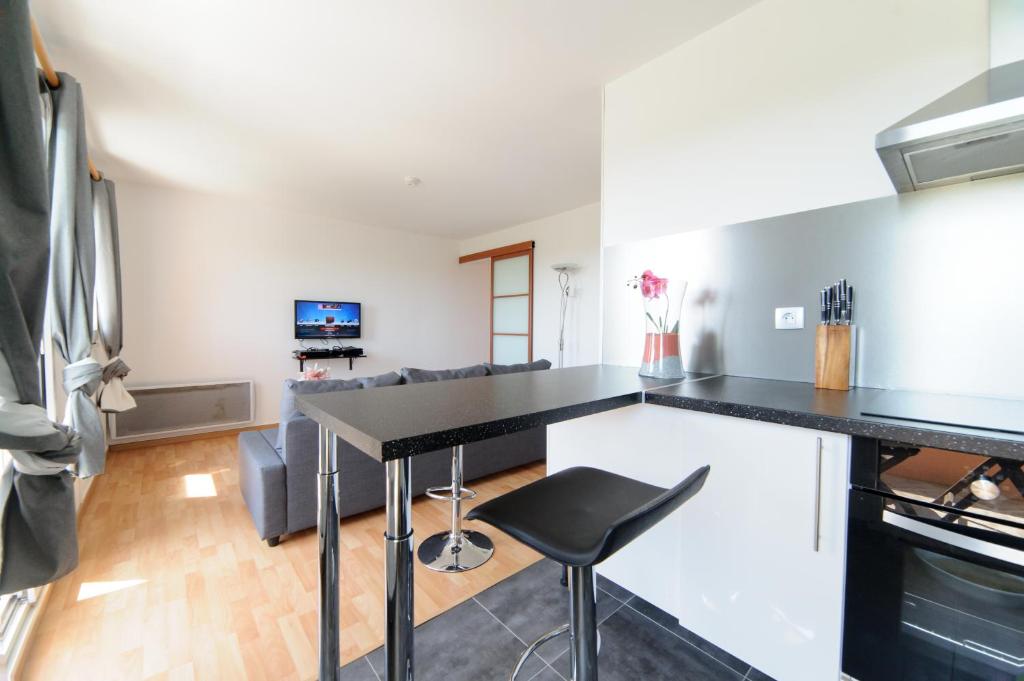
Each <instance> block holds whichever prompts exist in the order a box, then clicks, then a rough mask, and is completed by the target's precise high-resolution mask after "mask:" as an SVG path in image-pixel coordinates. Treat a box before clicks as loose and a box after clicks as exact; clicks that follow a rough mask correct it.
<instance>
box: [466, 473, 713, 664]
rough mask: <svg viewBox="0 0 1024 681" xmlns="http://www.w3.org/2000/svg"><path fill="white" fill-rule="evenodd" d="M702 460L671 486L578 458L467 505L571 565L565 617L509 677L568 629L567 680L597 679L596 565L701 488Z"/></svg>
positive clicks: (704, 475) (472, 515)
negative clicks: (581, 462)
mask: <svg viewBox="0 0 1024 681" xmlns="http://www.w3.org/2000/svg"><path fill="white" fill-rule="evenodd" d="M710 471H711V466H704V467H702V468H699V469H697V470H696V471H694V472H693V473H691V474H690V476H689V477H687V478H686V479H685V480H683V481H682V482H681V483H679V484H678V485H676V486H675V487H673V488H672V489H668V490H666V489H663V488H661V487H655V486H654V485H648V484H646V483H643V482H639V481H637V480H632V479H630V478H626V477H623V476H621V475H616V474H615V473H608V472H606V471H601V470H598V469H596V468H588V467H585V466H580V467H577V468H568V469H566V470H564V471H561V472H559V473H555V474H554V475H551V476H548V477H546V478H544V479H542V480H538V481H536V482H533V483H530V484H529V485H526V486H525V487H521V488H519V489H517V490H515V491H514V492H509V493H508V494H505V495H502V496H500V497H498V498H497V499H493V500H491V501H488V502H487V503H484V504H481V505H479V506H477V507H476V508H474V509H473V510H471V511H470V512H469V513H468V514H467V515H466V518H467V519H468V520H482V521H484V522H485V523H489V524H491V525H493V526H494V527H497V528H498V529H499V530H501V531H503V532H505V533H506V534H509V535H511V536H512V537H514V538H515V539H518V540H519V541H521V542H522V543H524V544H526V545H527V546H529V547H530V548H532V549H534V550H536V551H537V552H539V553H541V554H543V555H545V556H547V557H548V558H551V559H552V560H556V561H558V562H559V563H561V564H562V565H565V566H567V567H568V569H569V624H568V625H566V626H562V627H559V628H558V629H555V630H554V631H552V632H549V633H547V634H544V636H541V637H540V638H539V639H537V641H535V642H534V643H532V644H531V645H530V646H529V647H528V648H527V649H526V651H525V652H524V653H523V655H522V657H520V659H519V662H518V663H517V664H516V666H515V668H514V669H513V671H512V674H511V676H510V677H509V678H510V681H515V677H516V674H517V673H518V672H519V670H520V669H521V668H522V666H523V663H525V662H526V659H527V658H528V657H529V656H530V655H531V654H533V652H534V651H535V650H537V648H538V647H540V646H541V645H542V644H543V643H545V642H546V641H548V640H550V639H551V638H554V637H555V636H557V635H558V634H561V633H563V632H564V631H566V630H568V631H569V636H570V643H569V654H570V663H571V669H572V681H597V603H596V600H595V597H594V566H595V565H597V564H598V563H600V562H601V561H603V560H604V559H605V558H608V557H609V556H611V555H612V554H614V553H615V552H616V551H618V550H619V549H621V548H622V547H624V546H626V545H627V544H629V543H630V542H631V541H633V540H634V539H636V538H637V537H639V536H640V535H641V534H643V533H644V532H646V531H647V530H649V529H650V528H651V527H653V526H654V525H656V524H657V523H658V522H659V521H661V520H662V519H664V518H665V517H666V516H667V515H668V514H670V513H672V511H674V510H676V509H677V508H679V507H680V506H681V505H682V504H683V503H684V502H685V501H687V500H688V499H689V498H690V497H692V496H693V495H694V494H696V493H697V492H699V491H700V489H701V487H703V486H704V481H705V480H706V479H707V477H708V473H709V472H710Z"/></svg>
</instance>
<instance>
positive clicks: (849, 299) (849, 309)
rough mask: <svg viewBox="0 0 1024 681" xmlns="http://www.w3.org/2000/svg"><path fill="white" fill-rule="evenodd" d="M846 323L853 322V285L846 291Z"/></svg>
mask: <svg viewBox="0 0 1024 681" xmlns="http://www.w3.org/2000/svg"><path fill="white" fill-rule="evenodd" d="M846 323H847V324H853V287H852V286H851V287H850V289H849V290H848V291H847V292H846Z"/></svg>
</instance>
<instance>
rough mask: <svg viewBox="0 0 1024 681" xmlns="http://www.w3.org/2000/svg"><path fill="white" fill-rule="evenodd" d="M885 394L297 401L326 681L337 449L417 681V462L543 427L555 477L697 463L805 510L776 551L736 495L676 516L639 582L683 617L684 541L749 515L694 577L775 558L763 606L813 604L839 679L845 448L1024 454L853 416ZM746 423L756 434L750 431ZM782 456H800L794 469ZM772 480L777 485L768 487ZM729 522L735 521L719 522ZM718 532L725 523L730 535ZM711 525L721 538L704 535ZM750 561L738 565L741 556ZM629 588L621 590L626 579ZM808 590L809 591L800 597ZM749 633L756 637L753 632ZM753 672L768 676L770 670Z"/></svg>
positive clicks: (396, 663) (634, 390)
mask: <svg viewBox="0 0 1024 681" xmlns="http://www.w3.org/2000/svg"><path fill="white" fill-rule="evenodd" d="M884 392H885V391H864V390H853V391H850V392H849V393H835V392H828V391H818V390H815V389H814V388H813V386H811V385H809V384H803V383H792V382H785V381H764V380H759V379H743V378H736V377H729V376H707V375H689V376H687V377H686V378H685V379H683V380H681V381H664V380H661V381H656V380H648V379H642V378H639V377H638V376H637V375H636V370H635V369H632V368H625V367H612V366H602V365H598V366H590V367H576V368H570V369H561V370H552V371H543V372H529V373H522V374H508V375H501V376H488V377H480V378H469V379H462V380H457V381H446V382H439V383H425V384H416V385H403V386H393V387H387V388H377V389H372V390H356V391H348V392H338V393H324V394H318V395H304V396H300V397H299V398H298V400H297V402H298V406H299V408H300V410H301V411H303V412H304V413H305V414H306V415H308V416H309V417H310V418H312V419H313V420H315V421H317V422H318V423H319V424H320V427H321V438H320V440H321V442H320V446H321V457H320V463H321V467H320V473H321V475H320V483H321V484H320V487H319V494H320V516H319V521H320V522H319V532H320V541H321V574H320V580H321V604H320V608H321V611H320V626H321V633H320V655H321V658H320V659H321V667H320V674H321V678H322V679H333V678H334V675H335V674H336V670H337V665H338V658H337V622H338V620H337V607H338V606H337V593H338V591H337V586H338V585H337V579H338V566H337V542H338V537H337V528H338V522H337V512H336V494H337V476H338V470H337V464H336V457H335V455H334V451H335V446H336V445H335V437H336V436H337V437H341V438H344V439H345V440H346V441H348V442H349V443H351V444H352V445H354V446H355V447H357V448H359V449H360V450H361V451H363V452H365V453H366V454H367V455H368V456H371V457H373V458H375V459H376V460H378V461H383V462H385V463H386V464H387V485H388V494H387V519H388V520H387V533H386V536H385V541H386V544H387V552H386V555H387V566H386V603H387V624H386V627H387V630H386V632H385V648H386V655H385V657H386V668H387V678H388V679H391V680H395V679H402V680H403V681H407V680H411V679H412V678H413V659H412V650H413V647H412V641H413V625H412V564H413V563H412V560H413V557H412V556H413V534H412V527H411V520H410V519H411V515H410V503H411V498H410V490H409V475H410V465H411V460H412V459H413V458H415V456H416V455H418V454H421V453H424V452H428V451H431V450H436V449H438V448H440V447H445V446H458V445H461V444H465V443H468V442H473V441H477V440H483V439H487V438H489V437H496V436H498V435H502V434H505V433H509V432H514V431H517V430H523V429H526V428H532V427H535V426H539V425H548V426H552V428H549V438H550V439H551V441H550V444H549V470H554V469H556V468H557V467H559V466H565V465H576V464H579V463H588V464H590V465H598V466H599V467H600V466H601V463H602V460H603V461H605V462H606V463H608V464H609V466H611V467H621V466H623V465H628V467H630V468H631V471H630V472H632V473H634V476H635V477H637V478H638V479H645V481H648V482H653V483H654V484H659V485H662V486H667V485H666V482H671V481H675V482H678V480H679V479H681V478H682V475H681V474H682V473H683V472H684V471H683V470H682V468H684V467H692V466H691V464H692V463H695V462H696V461H700V462H702V463H711V464H712V467H713V472H712V478H713V480H723V481H724V480H734V481H736V483H737V484H739V483H740V482H743V481H745V482H746V484H747V485H749V486H754V487H760V488H762V489H764V490H767V491H768V492H772V491H773V490H775V492H777V493H778V495H779V496H780V497H781V498H782V499H783V503H781V504H780V505H778V512H779V513H780V514H782V515H780V517H781V518H784V519H788V518H790V517H796V515H797V514H798V513H800V518H801V520H800V521H799V522H794V523H788V520H787V524H785V525H784V526H779V527H775V528H774V530H775V531H776V532H778V535H777V537H775V538H774V539H775V540H776V541H774V542H772V541H768V540H769V539H773V538H772V537H771V533H770V531H766V530H771V529H772V528H771V527H770V526H766V525H765V524H764V523H765V522H766V521H768V520H770V519H771V517H770V514H766V513H765V509H759V508H758V507H757V506H756V504H755V505H751V504H752V503H753V501H754V500H756V498H755V497H753V496H749V497H743V496H742V495H741V494H740V493H739V492H738V491H737V494H736V495H735V496H734V497H732V498H731V503H730V504H729V507H728V509H725V507H724V506H723V508H720V509H717V510H715V512H716V513H718V515H719V521H720V522H719V523H718V524H717V525H715V524H714V523H710V522H708V521H707V519H706V518H697V515H698V510H699V506H697V505H696V503H695V505H694V508H693V509H691V512H690V513H688V514H680V515H685V516H686V517H688V518H689V519H690V520H689V521H688V522H689V523H690V524H689V525H687V526H686V527H683V528H682V530H685V532H684V533H683V534H681V535H680V534H678V533H676V531H677V530H680V527H678V526H675V527H674V526H672V525H666V527H665V528H663V534H662V535H657V534H655V533H653V532H652V533H650V534H651V537H650V541H657V540H658V539H659V537H660V538H661V539H665V538H666V537H668V541H670V542H671V546H668V547H667V548H666V547H664V545H663V547H662V551H661V555H662V556H663V558H662V557H659V559H658V560H657V561H655V562H656V563H657V565H655V566H654V568H660V571H659V570H658V569H653V570H652V571H651V572H650V573H649V574H647V575H644V574H643V570H641V572H640V578H639V581H640V582H642V583H645V584H654V585H655V586H658V585H657V584H656V582H657V580H659V579H660V580H662V581H663V582H664V584H663V586H664V587H665V588H663V589H661V600H660V601H658V595H657V594H656V595H655V597H654V600H655V602H656V604H658V605H660V606H661V607H662V608H663V609H665V610H667V611H669V612H671V613H673V614H677V613H678V612H679V609H680V607H681V601H680V600H679V598H678V597H677V596H678V592H679V585H678V584H677V582H678V577H676V578H675V579H674V581H673V579H671V578H666V577H665V575H671V574H672V570H674V569H675V568H676V567H677V566H678V561H679V560H680V559H682V557H683V556H682V552H681V549H682V546H683V544H684V542H685V541H687V539H688V537H689V539H690V540H691V541H693V540H697V539H702V540H705V541H706V542H708V543H709V545H711V544H713V543H714V542H715V541H716V537H717V536H718V535H717V534H716V533H719V532H720V531H722V528H723V527H724V528H728V523H734V525H735V524H736V523H743V522H744V519H745V518H746V519H750V518H759V520H760V521H761V524H760V525H759V526H758V527H752V525H753V523H750V522H748V523H747V525H750V527H746V528H745V529H744V528H741V527H734V528H733V530H734V531H733V532H732V535H733V541H732V543H731V544H728V545H726V546H724V547H723V550H722V551H721V552H720V555H702V556H699V558H700V561H701V565H700V566H695V567H700V569H702V570H703V571H704V572H705V573H706V574H708V575H710V577H709V578H712V577H714V573H715V572H716V565H718V564H719V563H722V564H728V565H732V566H735V565H737V563H741V562H742V561H748V562H749V561H755V562H756V561H758V560H761V557H760V556H758V555H756V553H753V554H752V553H751V552H750V551H751V549H752V547H756V548H758V549H759V550H764V551H766V552H774V557H775V558H778V559H779V560H777V561H776V562H775V563H774V569H775V570H776V571H777V573H778V574H777V576H778V581H779V583H780V584H782V585H783V587H784V588H783V591H784V592H785V593H778V594H769V596H770V598H769V600H771V599H772V598H775V597H776V596H778V599H777V600H778V602H779V603H786V604H792V603H797V604H798V605H799V602H800V601H809V602H810V606H811V607H812V608H816V609H817V610H816V612H812V613H811V615H810V619H812V620H813V619H815V617H819V615H820V617H819V619H821V620H822V621H825V622H826V624H825V625H823V631H825V633H826V634H827V636H820V637H819V639H818V644H817V647H818V648H819V649H820V651H821V653H820V657H821V660H820V661H819V663H820V664H821V665H822V666H823V667H828V668H832V667H835V668H836V669H837V668H838V662H837V658H838V649H836V650H832V648H836V646H835V645H833V644H835V640H834V639H835V637H836V636H838V631H839V630H840V629H841V623H840V622H839V621H838V620H837V619H836V618H837V611H838V613H839V614H838V617H841V608H842V573H841V570H842V568H843V563H844V560H845V552H844V550H845V544H844V538H845V527H846V503H845V493H846V490H847V488H848V486H849V470H848V464H849V446H850V437H849V436H851V435H857V436H866V437H873V438H885V439H896V440H900V441H903V442H907V443H910V444H920V445H925V446H944V447H949V448H956V449H959V450H961V451H973V452H978V453H983V454H987V453H989V452H991V451H999V452H1000V453H1001V454H1002V455H1009V453H1014V452H1015V453H1016V455H1017V456H1024V438H1022V437H1021V436H1018V435H1014V434H1008V433H993V432H990V431H980V430H974V429H970V428H963V427H959V426H956V427H954V426H941V425H931V424H929V425H924V424H920V423H909V422H902V421H899V420H896V419H886V418H879V417H868V416H864V415H863V414H862V413H861V412H862V409H861V407H860V405H861V403H862V402H865V401H870V398H871V397H873V396H874V395H876V394H881V393H884ZM645 403H646V404H645ZM697 412H706V413H708V412H709V413H710V414H711V415H712V416H711V417H709V418H711V419H712V420H713V423H712V422H709V421H703V420H694V419H690V420H689V421H687V420H685V419H680V418H675V417H673V416H672V415H673V414H679V415H681V414H685V413H697ZM604 415H607V416H608V418H609V419H611V420H610V421H608V422H607V423H606V424H605V427H606V429H607V432H599V431H600V427H596V426H600V419H603V418H604ZM701 416H707V414H701ZM620 417H621V419H622V420H621V421H620V420H619V419H620ZM737 417H738V418H737ZM721 419H724V420H721ZM750 422H760V423H750ZM743 423H750V425H749V426H747V427H743V426H742V425H741V424H743ZM555 424H562V425H561V426H556V425H555ZM778 427H784V428H783V429H782V430H778V429H777V428H778ZM560 429H565V430H560ZM588 432H590V437H591V439H589V440H588V439H587V438H588V435H587V433H588ZM595 433H597V435H596V436H595ZM684 444H685V445H687V446H688V447H689V450H688V451H690V452H691V453H692V454H693V456H695V457H697V458H696V459H694V460H693V461H690V458H692V457H690V455H689V454H687V455H685V456H684V455H683V454H681V453H677V452H676V450H677V449H679V447H680V446H682V445H684ZM752 444H753V445H758V446H753V447H752ZM720 451H721V452H726V451H729V452H732V453H734V454H735V455H736V456H737V457H740V458H742V460H743V462H744V463H743V466H749V467H750V468H749V469H748V470H744V469H743V467H742V466H729V467H726V466H722V465H720V463H719V465H716V455H717V453H718V452H720ZM791 452H797V453H798V454H793V456H789V453H791ZM723 456H724V454H723ZM602 457H603V459H602ZM722 460H724V459H722ZM737 460H739V459H737ZM552 466H554V468H553V467H552ZM341 474H344V472H343V471H342V472H341ZM662 478H664V479H662ZM773 483H778V486H777V487H773V486H772V485H773ZM709 484H711V483H709ZM737 489H739V488H737ZM705 496H707V497H708V501H709V502H710V501H712V500H713V495H710V494H706V495H705ZM698 502H699V500H698ZM812 502H813V503H812ZM332 508H333V509H334V510H333V511H332ZM723 510H728V511H729V512H728V513H724V514H723V512H722V511H723ZM723 519H724V521H728V522H727V523H726V524H725V525H723V524H722V522H724V521H723ZM707 528H713V530H714V531H713V532H710V533H709V532H708V529H707ZM737 529H744V531H743V532H737V531H735V530H737ZM665 533H668V534H665ZM702 533H703V534H702ZM687 535H688V536H687ZM744 542H746V545H744ZM787 542H788V543H787ZM637 543H638V545H639V546H638V552H641V553H642V552H643V550H644V545H643V543H642V542H640V541H638V542H637ZM798 544H799V545H800V546H802V547H806V548H807V549H808V550H809V551H811V552H812V553H811V554H810V555H809V556H805V555H803V554H797V553H796V552H795V551H793V552H790V553H787V548H790V545H791V546H792V547H795V546H797V545H798ZM773 546H774V547H776V548H774V549H773ZM744 551H747V555H743V554H744ZM624 553H625V552H624ZM629 560H630V558H629V555H628V554H626V555H624V556H623V560H622V561H620V563H619V568H618V569H621V566H622V565H624V564H629ZM610 562H611V561H610ZM762 562H763V563H764V566H765V570H766V571H767V570H768V569H769V568H771V565H769V563H770V561H762ZM634 565H635V561H634ZM610 569H611V571H612V573H613V574H615V576H619V577H620V579H621V576H620V575H618V574H617V573H615V570H616V566H615V565H612V566H611V567H610ZM791 570H795V571H796V572H795V573H794V574H797V575H804V576H806V577H807V579H809V580H812V581H814V584H811V586H812V587H815V588H812V589H810V591H809V592H808V591H807V584H808V582H805V583H803V584H801V582H800V580H798V579H797V580H794V579H793V575H792V574H787V571H791ZM717 572H718V573H719V574H720V575H725V574H729V573H728V571H722V570H717ZM736 574H738V575H740V576H743V575H744V574H747V573H746V572H744V571H738V572H736ZM766 574H767V572H766ZM629 581H630V583H627V584H625V586H627V587H630V586H631V585H632V584H633V582H634V580H629ZM748 581H749V580H748ZM815 585H816V586H815ZM737 586H743V585H737ZM801 586H803V588H804V589H805V590H804V592H800V591H799V588H800V587H801ZM658 588H660V586H659V587H658ZM815 589H817V591H815ZM733 591H734V592H735V593H734V600H735V598H738V597H740V596H742V592H741V590H739V589H734V590H733ZM794 607H796V606H794ZM774 617H775V618H777V619H781V620H783V621H785V620H786V618H789V619H790V620H792V621H791V622H790V623H789V624H788V625H787V626H786V627H783V635H784V636H789V637H795V638H800V637H803V639H808V638H810V639H813V638H814V637H815V636H819V632H817V631H810V632H808V631H801V630H800V627H799V626H798V623H797V621H796V620H797V619H799V618H797V617H796V613H789V612H786V610H785V608H777V609H776V612H775V615H774ZM727 624H728V622H725V621H723V622H719V623H718V625H719V626H725V625H727ZM755 624H757V623H756V622H755ZM751 631H752V632H754V633H756V632H757V629H756V627H755V628H753V629H752V630H751ZM698 633H701V632H698ZM765 643H770V641H766V642H765ZM756 652H757V651H755V653H756ZM748 661H750V662H753V663H754V664H758V663H759V662H760V660H757V659H755V660H748ZM798 662H799V661H798ZM758 666H762V665H758ZM762 668H766V670H767V671H771V667H770V666H769V667H765V666H762ZM809 668H813V667H809Z"/></svg>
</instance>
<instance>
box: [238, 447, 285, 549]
mask: <svg viewBox="0 0 1024 681" xmlns="http://www.w3.org/2000/svg"><path fill="white" fill-rule="evenodd" d="M238 482H239V486H240V487H241V489H242V498H243V499H245V505H246V506H247V507H248V508H249V514H250V515H251V516H252V520H253V523H254V524H255V525H256V531H257V532H259V535H260V539H271V540H274V539H276V538H277V537H279V536H281V535H282V534H284V533H285V532H286V531H287V500H288V496H287V495H288V492H287V488H286V486H285V466H284V462H283V461H281V457H280V456H278V455H277V451H276V450H275V449H274V447H273V446H272V445H271V444H270V443H269V442H267V439H266V438H265V437H264V435H263V433H261V432H260V431H247V432H244V433H239V435H238Z"/></svg>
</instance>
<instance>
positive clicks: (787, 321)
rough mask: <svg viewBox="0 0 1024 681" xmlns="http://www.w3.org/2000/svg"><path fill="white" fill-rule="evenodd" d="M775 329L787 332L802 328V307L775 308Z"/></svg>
mask: <svg viewBox="0 0 1024 681" xmlns="http://www.w3.org/2000/svg"><path fill="white" fill-rule="evenodd" d="M775 328H776V329H787V330H789V329H802V328H804V309H803V308H802V307H777V308H775Z"/></svg>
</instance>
